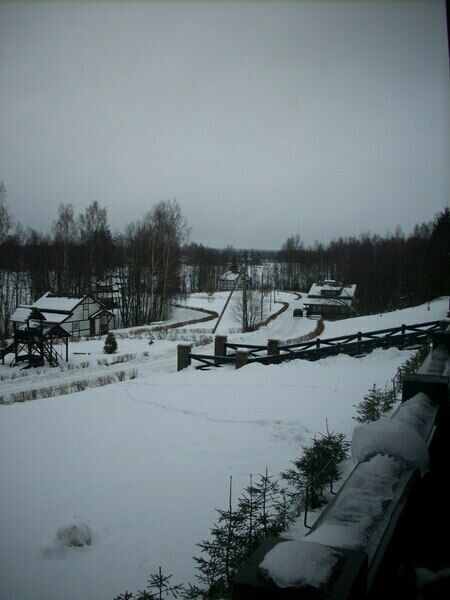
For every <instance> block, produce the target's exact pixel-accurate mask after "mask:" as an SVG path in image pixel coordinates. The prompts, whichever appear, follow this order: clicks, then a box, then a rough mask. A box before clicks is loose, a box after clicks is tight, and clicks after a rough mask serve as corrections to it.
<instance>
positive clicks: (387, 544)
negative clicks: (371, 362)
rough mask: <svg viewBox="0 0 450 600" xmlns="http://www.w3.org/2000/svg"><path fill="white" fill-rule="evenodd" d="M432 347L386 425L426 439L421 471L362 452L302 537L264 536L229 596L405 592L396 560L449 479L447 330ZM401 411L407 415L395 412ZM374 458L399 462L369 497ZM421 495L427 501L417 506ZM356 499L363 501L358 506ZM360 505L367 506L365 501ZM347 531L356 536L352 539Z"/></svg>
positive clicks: (256, 598)
mask: <svg viewBox="0 0 450 600" xmlns="http://www.w3.org/2000/svg"><path fill="white" fill-rule="evenodd" d="M422 325H423V324H422ZM415 327H416V328H417V327H418V326H415ZM372 333H374V332H372ZM385 333H386V330H385ZM405 333H406V332H405ZM391 337H392V336H391ZM433 346H434V348H433V350H432V354H431V360H430V359H428V361H427V363H426V364H427V368H426V369H424V370H425V372H423V373H420V374H413V375H407V376H406V377H405V378H404V379H403V383H402V385H403V390H402V404H401V405H400V407H399V408H398V409H397V411H396V412H395V413H394V415H393V416H392V418H391V421H392V422H400V423H402V422H403V423H407V424H408V426H411V427H413V428H414V429H415V431H416V433H417V435H418V436H420V438H421V439H422V440H423V442H422V443H424V444H426V446H427V448H428V451H429V455H430V461H429V466H428V471H427V472H426V474H424V472H422V473H421V472H420V470H419V469H418V468H417V466H414V465H413V463H409V462H408V461H403V459H401V458H400V459H398V460H397V462H395V459H392V458H391V459H389V456H390V455H389V454H388V455H386V454H385V453H383V451H381V452H380V454H377V453H376V452H374V453H372V454H369V455H368V456H367V457H366V458H363V459H362V461H361V462H359V463H358V464H357V465H356V466H355V468H354V470H353V472H352V473H351V474H350V476H349V477H348V478H347V480H346V481H345V482H344V484H343V485H342V487H341V488H340V490H339V492H338V493H337V494H336V495H335V496H334V497H333V499H332V501H331V502H330V503H329V504H328V505H327V507H326V508H325V509H324V511H323V512H322V514H321V515H320V516H319V518H318V519H317V521H316V522H315V523H314V525H313V526H312V527H311V528H309V531H308V533H307V534H306V535H305V536H304V537H303V538H301V539H295V540H294V541H290V540H289V539H288V537H279V538H268V539H267V540H266V541H265V542H264V543H263V544H262V545H261V546H260V548H258V549H257V551H256V552H255V553H254V554H253V555H252V556H251V557H250V559H248V561H247V563H246V565H245V566H244V567H243V568H242V569H241V570H240V571H238V573H237V574H236V576H235V578H234V581H233V594H232V598H233V600H244V599H245V598H252V599H253V600H266V599H268V598H280V599H288V598H298V599H302V598H304V599H306V598H309V599H311V598H328V599H329V600H338V599H339V600H359V599H361V598H370V599H372V598H381V597H409V596H406V595H403V592H404V589H403V588H402V586H404V583H405V582H404V580H402V579H401V578H399V569H398V565H399V563H400V562H402V561H403V560H404V557H405V556H408V555H409V552H410V548H409V546H410V544H411V540H412V539H414V536H415V535H417V530H418V520H420V519H422V520H423V518H424V517H425V515H426V514H427V512H426V511H427V508H428V509H429V508H430V507H433V506H434V505H435V504H436V497H434V496H433V495H432V494H433V493H436V490H439V489H445V490H446V489H447V487H446V486H447V479H448V460H447V456H448V454H449V453H450V436H449V430H450V408H449V377H448V376H447V375H442V373H443V372H444V370H445V368H446V365H447V363H448V356H449V351H450V330H447V331H446V332H445V333H442V332H440V333H436V334H434V335H433ZM408 401H411V402H412V403H414V404H411V403H408ZM413 405H414V406H415V407H416V409H417V407H418V409H419V410H418V412H416V413H411V412H408V411H411V407H412V406H413ZM425 405H426V409H425ZM422 406H423V408H424V409H425V410H422ZM404 409H405V410H406V411H407V412H406V420H405V413H404V412H403V413H402V411H403V410H404ZM402 414H403V416H402ZM419 415H421V416H419ZM402 419H403V421H402ZM386 422H387V421H384V423H386ZM381 425H382V423H381ZM377 456H380V457H386V459H387V460H394V464H397V465H398V466H399V468H398V473H397V472H394V471H392V472H391V471H390V470H389V469H388V470H386V471H385V472H384V475H383V476H384V477H385V479H386V481H385V482H384V483H383V484H382V489H381V492H384V493H381V496H380V499H377V497H374V496H376V490H375V491H374V488H373V485H370V483H369V480H367V479H365V478H367V477H368V478H369V479H370V477H372V480H373V481H376V488H377V487H378V488H379V487H380V477H381V472H380V470H379V469H380V467H379V466H377V463H376V461H375V462H373V461H372V459H373V458H374V457H375V458H376V457H377ZM393 456H395V453H394V455H393ZM440 480H442V483H441V484H439V481H440ZM366 481H367V486H366ZM440 485H441V486H442V488H440V487H439V486H440ZM430 490H431V491H430ZM424 498H426V499H427V506H424V502H425V500H424ZM359 499H362V502H361V503H360V509H359V510H358V508H357V507H358V501H359ZM367 502H369V505H367V504H365V503H367ZM377 503H378V504H377ZM440 504H441V505H444V506H445V505H446V499H445V498H440ZM373 506H375V508H376V510H375V513H376V514H374V516H373V519H372V521H369V522H367V510H368V512H369V514H370V510H371V507H373ZM377 511H378V512H377ZM305 524H306V523H305ZM425 526H426V523H425ZM352 528H353V529H352ZM337 531H341V532H342V535H341V534H338V533H337ZM352 532H353V534H354V533H355V532H357V535H356V536H354V537H352ZM436 534H437V535H439V533H438V532H436ZM308 540H310V541H308ZM286 542H287V543H286ZM311 542H315V543H314V544H312V543H311ZM441 548H442V547H441ZM318 550H320V552H318ZM273 551H276V561H277V562H276V564H280V558H281V559H284V563H283V564H291V565H292V566H291V573H290V575H289V578H290V581H291V583H289V584H288V585H287V584H286V582H285V581H284V582H283V587H279V586H278V585H277V583H276V582H275V581H274V579H273V578H272V577H271V576H270V573H271V571H270V569H269V571H267V564H268V562H267V560H266V557H267V556H268V555H269V553H271V552H273ZM290 553H293V554H290ZM294 556H295V558H294ZM318 556H319V558H317V557H318ZM272 557H273V555H272ZM333 561H334V562H333ZM282 562H283V561H282ZM269 564H271V563H270V557H269ZM272 564H273V563H272ZM330 564H331V565H333V567H332V568H331V569H330V568H328V565H330ZM260 565H262V567H260ZM321 569H322V570H323V571H324V574H323V578H322V579H321V578H320V577H318V575H317V573H318V572H320V570H321ZM311 572H314V574H315V575H314V579H315V581H316V583H311V577H310V573H311ZM317 581H319V582H320V583H317ZM433 597H435V596H433ZM439 597H440V596H439Z"/></svg>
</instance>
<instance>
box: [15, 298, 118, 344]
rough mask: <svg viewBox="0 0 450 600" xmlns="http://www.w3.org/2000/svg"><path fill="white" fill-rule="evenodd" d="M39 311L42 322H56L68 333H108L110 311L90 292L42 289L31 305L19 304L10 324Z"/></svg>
mask: <svg viewBox="0 0 450 600" xmlns="http://www.w3.org/2000/svg"><path fill="white" fill-rule="evenodd" d="M33 309H36V310H37V311H39V313H40V315H42V320H43V322H44V323H45V325H48V324H52V325H60V326H61V327H62V328H63V329H64V330H65V331H67V332H68V333H70V335H71V336H72V337H81V336H86V335H103V334H104V333H108V330H109V323H110V321H111V319H113V318H114V313H113V312H112V311H111V310H109V309H108V308H107V307H106V306H105V305H104V304H103V302H101V301H100V300H98V299H97V298H94V297H93V296H91V295H84V296H81V295H80V296H59V295H57V294H52V293H50V292H47V293H45V294H44V295H43V296H42V297H41V298H39V300H36V302H35V303H34V304H32V305H31V306H19V307H17V309H16V310H15V311H14V313H13V314H12V315H11V317H10V321H11V322H12V323H13V325H19V324H20V323H26V322H27V321H28V319H29V318H30V316H31V315H32V314H33Z"/></svg>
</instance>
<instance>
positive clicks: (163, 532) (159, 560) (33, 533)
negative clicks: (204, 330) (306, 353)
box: [0, 296, 448, 600]
mask: <svg viewBox="0 0 450 600" xmlns="http://www.w3.org/2000/svg"><path fill="white" fill-rule="evenodd" d="M291 301H292V304H291V306H290V307H289V310H288V311H287V312H286V313H284V314H283V315H282V316H281V317H279V319H276V320H275V321H274V322H273V323H272V324H271V325H270V326H269V327H267V328H265V329H264V330H260V331H258V332H255V333H253V334H248V335H246V336H244V339H246V340H250V339H256V338H259V339H264V340H266V339H267V338H268V337H278V338H280V339H286V338H289V337H293V335H301V334H303V333H307V332H308V331H310V330H311V329H313V328H314V326H315V322H314V321H311V320H309V319H294V318H293V317H292V309H293V308H296V307H297V306H298V305H299V304H300V302H298V301H295V300H293V298H292V296H291ZM192 302H193V304H192V305H195V306H200V304H199V303H198V298H196V299H195V303H194V301H193V300H192ZM447 306H448V298H442V299H440V300H436V301H435V302H433V303H431V307H430V310H429V311H428V310H427V306H426V305H424V306H420V307H416V308H411V309H406V310H404V311H397V312H396V313H389V314H386V315H383V316H382V317H379V316H378V315H376V316H370V317H360V318H355V319H348V320H346V321H339V322H334V323H329V322H326V327H325V331H324V333H323V335H322V337H329V336H330V335H339V334H341V333H353V332H356V331H366V330H368V329H377V328H382V327H390V326H393V325H399V324H402V323H406V324H408V323H415V322H421V321H428V320H434V319H438V318H442V317H443V316H444V315H445V312H446V310H447ZM205 308H207V306H205ZM211 310H217V309H216V308H212V309H211ZM205 325H209V323H206V324H205ZM236 335H237V334H236ZM240 335H241V334H240ZM121 341H122V340H121ZM121 341H119V344H120V342H121ZM127 341H128V340H127ZM129 341H130V342H133V341H135V342H140V341H141V340H129ZM162 342H163V341H158V342H155V344H154V346H158V344H160V343H162ZM84 343H85V342H80V343H79V344H78V345H79V346H80V344H84ZM94 343H95V342H86V344H94ZM165 343H168V342H165ZM171 343H174V342H171ZM120 349H122V348H120ZM127 351H133V350H132V349H131V347H130V348H129V349H128V348H127ZM134 351H135V350H134ZM155 352H156V350H155ZM409 355H410V352H407V351H400V350H397V349H395V348H392V349H389V350H381V349H379V350H375V351H374V352H372V353H371V354H370V355H368V356H366V357H364V358H359V359H357V358H351V357H348V356H344V355H341V356H336V357H330V358H327V359H324V360H321V361H318V362H313V363H310V362H306V361H293V362H290V363H284V364H281V365H278V366H276V365H271V366H262V365H257V364H255V365H250V366H248V367H245V368H243V369H241V370H239V371H235V370H233V369H232V368H228V367H224V368H222V369H214V370H210V371H197V370H195V369H194V368H193V367H191V368H189V369H187V370H185V371H181V372H180V373H176V372H175V368H176V365H175V356H174V355H173V356H170V357H166V358H165V359H160V360H159V362H158V361H155V362H154V363H152V361H149V362H148V367H147V368H145V367H143V368H142V369H140V372H139V375H140V376H139V377H138V378H137V379H135V380H132V381H125V382H121V383H117V384H114V385H108V386H106V387H101V388H96V389H88V390H85V391H84V392H80V393H77V394H70V395H66V396H59V397H55V398H48V399H39V400H36V401H34V402H26V403H23V404H12V405H8V406H0V426H1V430H0V435H1V438H0V439H1V441H0V450H1V453H2V458H3V460H2V461H1V466H0V481H1V489H2V491H1V519H0V563H1V564H2V577H1V578H0V597H1V598H8V599H9V600H23V599H27V598H33V599H34V600H53V599H55V600H56V599H58V600H81V599H83V600H90V599H92V600H112V598H114V596H115V595H117V594H118V593H120V592H121V591H124V590H125V588H128V589H129V590H133V591H136V590H137V589H138V588H139V589H142V588H143V587H144V586H145V584H146V582H147V579H148V576H149V574H150V572H154V571H155V569H157V568H158V566H159V565H161V566H162V568H163V570H164V571H166V572H171V573H174V579H176V580H177V581H182V582H188V581H192V580H193V577H194V561H193V560H192V558H191V557H192V555H193V554H197V550H196V548H195V544H196V542H198V541H200V540H201V539H204V538H206V537H207V536H208V533H209V528H210V526H211V524H212V523H213V521H214V520H215V517H216V514H215V511H214V509H215V508H218V507H225V505H226V502H227V492H228V479H229V476H230V475H232V476H233V484H234V496H235V497H237V496H238V495H239V494H240V492H241V490H242V488H243V486H244V485H246V484H247V482H248V477H249V475H250V473H253V474H257V473H262V472H263V471H264V469H265V467H266V466H268V468H269V471H270V472H271V473H273V474H278V473H279V472H280V471H281V470H283V469H285V468H286V467H288V465H289V462H290V461H291V460H292V459H294V458H295V457H296V456H298V454H299V452H300V445H301V444H304V443H308V441H309V439H310V437H311V435H314V434H315V433H317V432H323V431H324V430H325V419H328V424H329V426H330V428H332V429H335V430H336V431H342V432H344V433H345V434H347V435H348V436H351V433H352V430H353V427H354V425H355V421H354V420H353V419H352V417H353V416H354V415H355V409H354V406H353V405H354V404H356V403H358V402H359V401H360V400H361V399H362V397H363V396H364V394H365V393H366V392H367V390H368V388H369V387H370V386H371V385H373V384H374V383H376V384H378V385H380V386H384V384H385V383H386V382H387V381H389V380H390V379H391V378H392V377H393V375H394V374H395V372H396V370H397V368H398V366H400V364H402V363H403V362H404V361H405V360H406V359H407V358H408V357H409ZM150 365H151V366H150ZM54 371H55V370H54ZM1 385H2V384H0V386H1ZM73 521H84V522H85V523H87V524H88V525H89V526H90V527H91V528H92V530H93V532H94V538H93V544H92V545H91V546H89V547H88V548H66V547H62V546H60V545H58V543H56V542H55V535H56V531H57V529H58V528H59V527H61V526H63V525H66V524H70V523H71V522H73Z"/></svg>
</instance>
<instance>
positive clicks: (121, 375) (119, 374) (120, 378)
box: [116, 371, 127, 381]
mask: <svg viewBox="0 0 450 600" xmlns="http://www.w3.org/2000/svg"><path fill="white" fill-rule="evenodd" d="M126 374H127V372H126V371H116V376H117V381H125V377H126Z"/></svg>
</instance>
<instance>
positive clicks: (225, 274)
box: [220, 271, 240, 281]
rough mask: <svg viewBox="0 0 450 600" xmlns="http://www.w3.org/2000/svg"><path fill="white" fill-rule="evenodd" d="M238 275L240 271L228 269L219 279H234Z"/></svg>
mask: <svg viewBox="0 0 450 600" xmlns="http://www.w3.org/2000/svg"><path fill="white" fill-rule="evenodd" d="M239 276H240V273H232V272H231V271H228V272H227V273H224V274H223V275H222V277H221V278H220V279H221V280H222V281H236V279H237V278H238V277H239Z"/></svg>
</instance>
